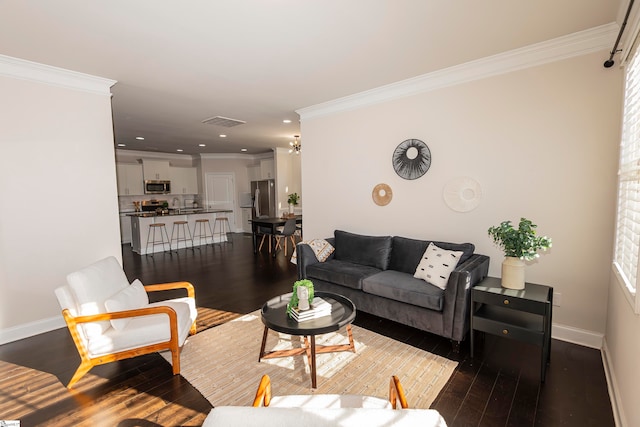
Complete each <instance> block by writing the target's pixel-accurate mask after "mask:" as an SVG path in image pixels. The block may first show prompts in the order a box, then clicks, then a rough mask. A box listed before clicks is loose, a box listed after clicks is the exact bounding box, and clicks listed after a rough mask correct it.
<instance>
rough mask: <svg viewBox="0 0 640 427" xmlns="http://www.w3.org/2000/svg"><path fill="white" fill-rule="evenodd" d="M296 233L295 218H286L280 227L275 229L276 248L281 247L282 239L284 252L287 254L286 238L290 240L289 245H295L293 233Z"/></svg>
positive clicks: (293, 246)
mask: <svg viewBox="0 0 640 427" xmlns="http://www.w3.org/2000/svg"><path fill="white" fill-rule="evenodd" d="M295 233H296V220H295V218H291V219H288V220H287V222H285V223H284V226H283V227H282V229H280V230H278V229H276V235H275V236H276V248H275V250H278V248H281V247H282V246H281V242H282V240H283V239H284V254H285V255H286V254H287V240H291V247H292V248H295V247H296V240H295V237H294V234H295Z"/></svg>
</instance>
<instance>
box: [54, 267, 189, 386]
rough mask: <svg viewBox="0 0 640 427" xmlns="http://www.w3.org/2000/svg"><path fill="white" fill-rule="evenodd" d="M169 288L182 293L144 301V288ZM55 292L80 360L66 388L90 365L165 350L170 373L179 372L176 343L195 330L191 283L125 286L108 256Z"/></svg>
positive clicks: (122, 274) (85, 371)
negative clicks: (183, 295)
mask: <svg viewBox="0 0 640 427" xmlns="http://www.w3.org/2000/svg"><path fill="white" fill-rule="evenodd" d="M169 289H183V290H184V292H185V294H186V296H185V297H182V298H174V299H170V300H166V301H161V302H156V303H149V297H148V295H147V292H154V291H164V290H169ZM55 293H56V297H57V298H58V302H59V303H60V306H61V307H62V315H63V317H64V320H65V322H66V323H67V327H68V328H69V332H70V333H71V337H72V338H73V342H74V343H75V345H76V347H77V349H78V353H80V358H81V362H80V366H79V367H78V369H77V370H76V372H75V374H74V375H73V377H72V378H71V380H70V381H69V384H67V388H70V387H71V386H72V385H73V384H75V383H76V382H77V381H78V380H79V379H80V378H82V376H84V375H85V374H86V373H87V372H89V370H90V369H91V368H92V367H94V366H97V365H102V364H105V363H109V362H114V361H116V360H122V359H128V358H131V357H135V356H140V355H143V354H148V353H154V352H158V351H164V350H169V351H171V362H172V365H173V374H174V375H175V374H179V373H180V347H181V346H182V345H183V344H184V342H185V341H186V339H187V337H188V335H189V334H195V332H196V323H195V321H196V316H197V311H196V304H195V292H194V289H193V285H191V283H188V282H174V283H163V284H156V285H147V286H143V285H142V283H141V282H140V281H139V280H137V279H136V280H135V281H134V282H133V283H131V284H129V281H128V280H127V277H126V275H125V274H124V271H123V270H122V267H121V266H120V264H119V263H118V260H116V259H115V258H114V257H108V258H105V259H103V260H100V261H98V262H96V263H94V264H92V265H90V266H88V267H86V268H84V269H82V270H80V271H76V272H74V273H71V274H69V275H68V276H67V286H62V287H59V288H57V289H56V290H55Z"/></svg>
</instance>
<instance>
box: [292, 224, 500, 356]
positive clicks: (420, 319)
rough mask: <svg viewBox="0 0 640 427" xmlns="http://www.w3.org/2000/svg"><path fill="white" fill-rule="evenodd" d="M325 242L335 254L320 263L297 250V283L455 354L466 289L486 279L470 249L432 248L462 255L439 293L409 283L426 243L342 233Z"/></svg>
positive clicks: (463, 330) (465, 326)
mask: <svg viewBox="0 0 640 427" xmlns="http://www.w3.org/2000/svg"><path fill="white" fill-rule="evenodd" d="M326 240H327V241H328V242H329V243H330V244H331V245H332V246H333V247H334V248H335V251H334V252H333V253H332V254H331V255H330V256H329V257H328V258H327V259H326V260H325V261H324V262H320V261H318V259H317V258H316V255H315V253H314V251H313V249H312V248H311V247H310V246H309V245H307V244H305V243H299V244H298V245H297V251H296V253H297V266H298V277H299V278H300V279H309V280H311V281H312V282H313V284H314V288H315V289H317V290H321V291H326V292H333V293H337V294H340V295H344V296H346V297H347V298H349V299H351V301H353V303H354V304H355V306H356V309H357V310H359V311H364V312H366V313H370V314H373V315H376V316H379V317H382V318H385V319H389V320H393V321H395V322H398V323H402V324H404V325H408V326H412V327H414V328H417V329H421V330H423V331H427V332H430V333H433V334H437V335H440V336H443V337H445V338H449V339H451V340H452V342H453V344H454V350H457V348H458V346H459V344H460V342H461V341H462V340H463V339H464V337H465V335H466V334H467V332H468V331H469V301H470V289H471V287H472V286H474V285H475V284H477V283H478V282H480V281H481V280H483V279H484V278H485V277H486V276H487V273H488V270H489V257H488V256H486V255H480V254H474V250H475V246H474V245H473V244H471V243H462V244H456V243H447V242H433V243H434V244H436V245H437V246H439V247H440V248H442V249H447V250H455V251H462V252H463V254H462V256H461V258H460V261H459V262H458V265H457V267H456V268H455V269H454V270H453V272H452V273H451V275H450V276H449V280H448V282H447V286H446V289H445V290H442V289H440V288H439V287H437V286H434V285H432V284H430V283H428V282H426V281H424V280H421V279H416V278H414V277H413V274H414V272H415V271H416V267H417V266H418V264H419V262H420V260H421V258H422V255H423V254H424V252H425V250H426V249H427V246H428V245H429V241H426V240H415V239H409V238H405V237H397V236H393V237H392V236H365V235H359V234H353V233H349V232H346V231H341V230H336V231H335V233H334V237H332V238H328V239H326Z"/></svg>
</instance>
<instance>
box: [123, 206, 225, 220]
mask: <svg viewBox="0 0 640 427" xmlns="http://www.w3.org/2000/svg"><path fill="white" fill-rule="evenodd" d="M225 212H226V213H230V212H233V211H232V210H230V209H204V208H200V209H169V212H167V213H162V214H158V213H156V212H154V211H147V212H128V213H125V215H127V216H135V217H141V218H149V217H153V216H176V215H195V214H210V213H213V214H216V213H225Z"/></svg>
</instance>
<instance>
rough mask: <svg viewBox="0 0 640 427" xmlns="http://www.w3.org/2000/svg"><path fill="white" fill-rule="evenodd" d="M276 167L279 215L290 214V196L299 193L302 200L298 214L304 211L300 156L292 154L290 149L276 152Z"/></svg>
mask: <svg viewBox="0 0 640 427" xmlns="http://www.w3.org/2000/svg"><path fill="white" fill-rule="evenodd" d="M274 152H275V155H274V160H275V165H276V185H277V187H278V190H277V194H276V200H277V206H276V208H277V209H278V214H284V213H287V212H289V204H288V199H289V194H292V193H298V196H300V199H299V200H298V205H297V206H296V207H295V211H296V213H298V212H301V210H302V187H301V184H302V182H301V179H302V174H301V170H300V155H296V154H290V153H289V149H288V148H276V149H275V150H274Z"/></svg>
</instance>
